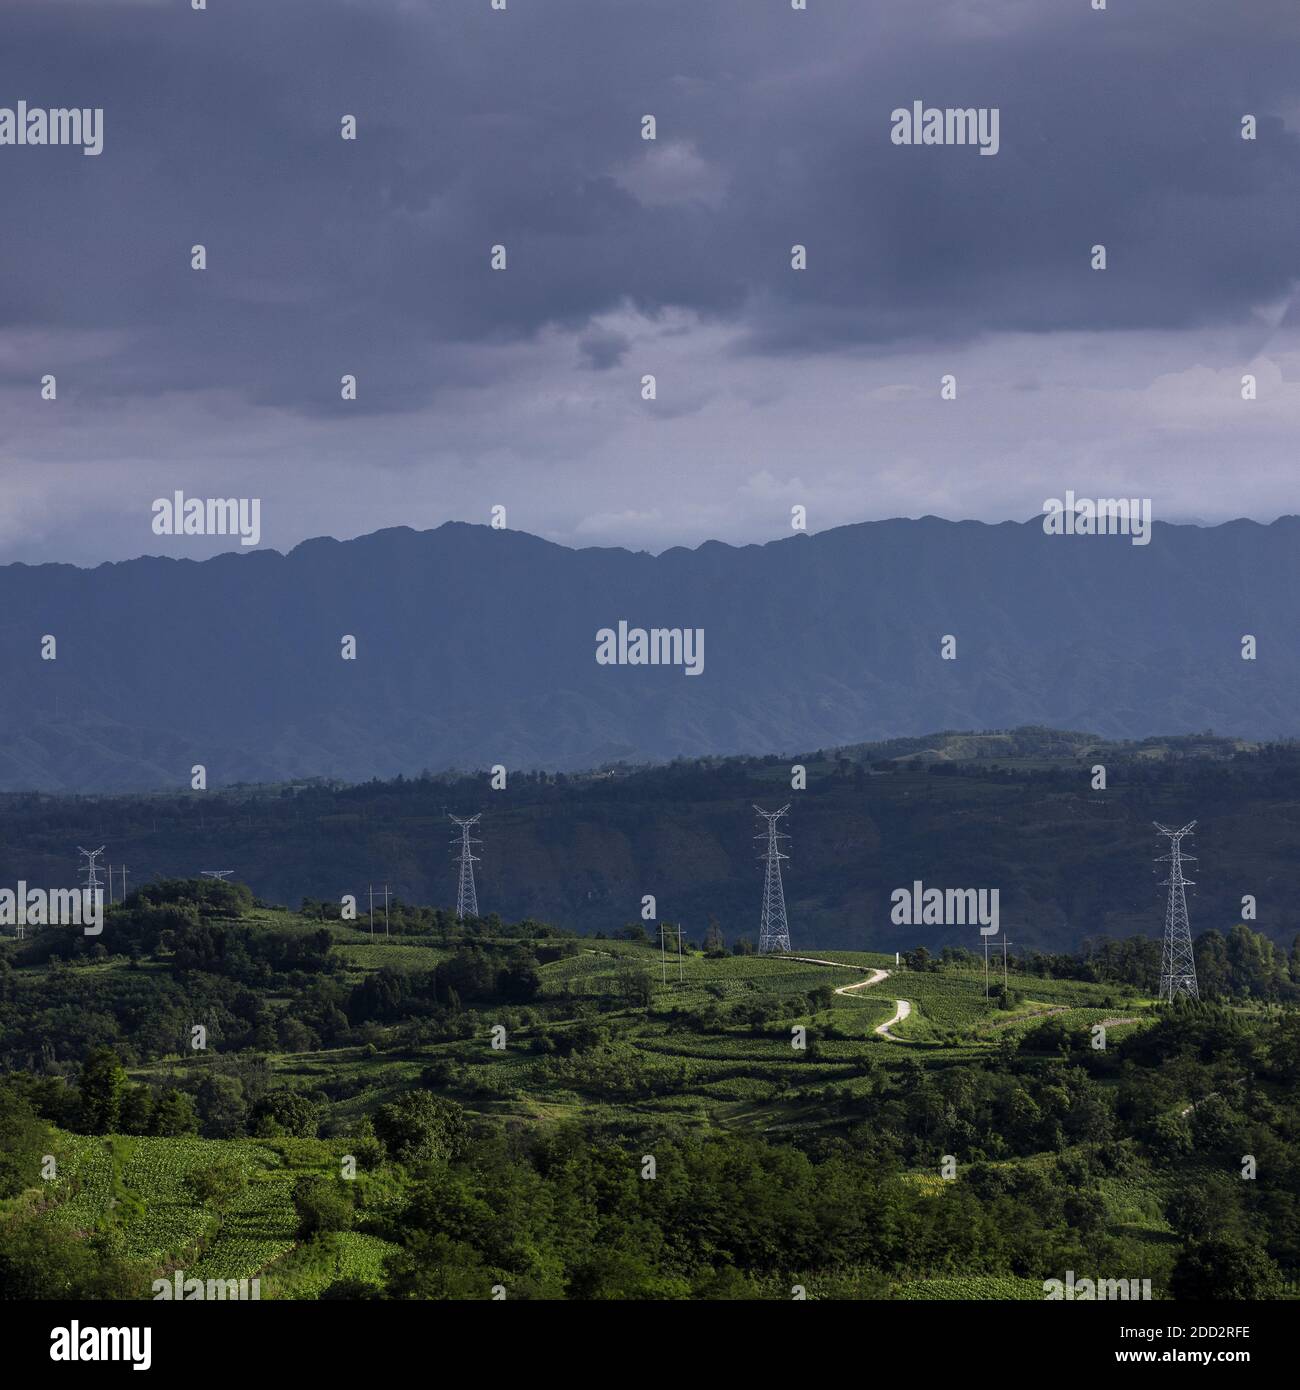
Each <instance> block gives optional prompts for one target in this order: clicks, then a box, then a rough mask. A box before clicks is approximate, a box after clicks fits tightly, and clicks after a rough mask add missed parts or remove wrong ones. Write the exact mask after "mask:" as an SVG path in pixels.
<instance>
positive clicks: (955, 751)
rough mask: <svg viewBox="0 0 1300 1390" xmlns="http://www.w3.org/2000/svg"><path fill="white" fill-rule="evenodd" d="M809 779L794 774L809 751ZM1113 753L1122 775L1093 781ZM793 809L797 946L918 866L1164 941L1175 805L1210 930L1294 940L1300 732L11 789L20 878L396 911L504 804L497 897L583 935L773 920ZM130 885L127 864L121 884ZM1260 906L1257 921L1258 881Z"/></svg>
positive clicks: (959, 739)
mask: <svg viewBox="0 0 1300 1390" xmlns="http://www.w3.org/2000/svg"><path fill="white" fill-rule="evenodd" d="M799 766H802V767H804V768H805V769H806V777H807V787H806V790H792V787H791V783H792V780H794V773H793V769H795V768H796V767H799ZM1098 766H1101V767H1104V768H1105V772H1106V787H1105V789H1104V790H1099V789H1096V788H1094V785H1093V784H1094V781H1095V780H1096V777H1095V774H1094V772H1093V769H1094V768H1095V767H1098ZM755 802H757V803H758V804H760V805H763V806H767V807H776V806H779V805H781V804H783V803H785V802H789V803H790V806H791V811H790V815H789V817H788V820H787V821H786V822H785V828H786V829H788V830H789V832H790V834H791V837H792V838H791V841H790V843H789V845H788V846H787V848H788V849H789V850H790V854H791V858H790V860H789V862H788V864H786V865H785V866H784V867H785V874H786V879H785V885H786V896H787V900H788V904H789V912H790V922H791V930H792V933H793V936H792V940H793V944H794V945H795V946H796V947H799V946H800V945H803V946H809V945H814V944H815V945H818V946H823V947H828V946H837V947H842V948H850V949H855V948H856V949H865V948H871V949H881V950H891V951H892V950H895V949H899V948H904V947H910V946H912V945H915V944H917V941H916V937H915V933H914V931H913V929H912V928H909V927H907V926H898V925H895V924H894V923H893V922H891V919H890V902H891V899H890V895H891V894H892V893H893V892H894V890H895V889H898V888H900V887H906V888H910V886H911V884H912V883H913V882H914V881H915V880H921V881H922V882H924V883H925V884H927V885H934V886H937V887H941V888H964V887H973V888H988V889H994V888H996V889H997V890H998V891H999V894H1000V900H1001V907H1000V913H1001V921H1002V924H1003V926H1004V928H1005V930H1006V932H1007V933H1008V934H1009V935H1010V937H1011V939H1012V940H1013V941H1014V942H1017V943H1019V944H1021V945H1023V946H1024V947H1026V948H1028V947H1034V948H1039V949H1042V950H1046V951H1060V950H1076V949H1078V948H1079V947H1081V946H1082V944H1083V943H1084V942H1085V941H1088V940H1094V939H1100V938H1103V937H1108V936H1110V937H1127V936H1131V935H1148V936H1151V935H1156V934H1157V933H1158V931H1159V929H1160V926H1161V922H1162V919H1163V898H1162V892H1161V889H1160V887H1159V880H1160V878H1161V877H1162V876H1163V875H1161V874H1159V873H1158V872H1157V871H1156V870H1157V866H1156V865H1155V864H1154V862H1153V861H1154V859H1155V857H1156V856H1157V855H1159V854H1162V853H1164V849H1163V848H1162V846H1161V843H1160V841H1159V839H1158V837H1157V836H1156V834H1155V831H1154V829H1153V827H1152V824H1151V822H1152V821H1153V820H1160V821H1166V822H1174V823H1176V824H1180V825H1181V824H1184V823H1185V822H1187V821H1189V820H1192V819H1196V820H1197V822H1198V824H1197V830H1196V836H1195V840H1194V842H1193V843H1192V845H1191V852H1192V853H1194V854H1196V855H1197V856H1198V862H1197V864H1196V866H1195V872H1194V873H1192V874H1191V877H1193V878H1194V879H1195V880H1196V887H1195V890H1194V893H1193V895H1192V896H1191V898H1190V910H1191V918H1192V928H1193V931H1195V932H1199V931H1202V930H1207V929H1214V930H1217V931H1219V932H1221V933H1225V934H1226V933H1227V932H1229V931H1230V930H1231V929H1232V927H1233V926H1235V925H1236V924H1237V923H1239V922H1241V921H1243V920H1245V921H1246V922H1247V924H1248V925H1250V926H1251V927H1252V928H1254V929H1255V930H1258V931H1260V932H1262V933H1264V934H1265V935H1266V936H1268V937H1269V938H1270V939H1271V940H1272V941H1274V942H1275V943H1277V944H1278V945H1279V946H1281V947H1283V948H1284V950H1286V951H1289V950H1290V947H1291V943H1292V941H1293V940H1294V938H1295V936H1296V934H1297V933H1298V932H1300V906H1298V905H1297V902H1296V898H1295V895H1294V894H1292V893H1290V892H1289V891H1288V890H1287V882H1288V875H1289V873H1290V870H1291V867H1292V863H1293V861H1294V858H1295V854H1296V851H1297V848H1298V847H1300V748H1297V747H1296V746H1295V745H1291V744H1284V745H1265V746H1249V745H1241V744H1239V743H1237V742H1235V741H1233V740H1228V739H1222V738H1214V737H1212V736H1201V737H1195V738H1192V737H1189V738H1184V739H1161V740H1149V741H1147V742H1145V743H1140V744H1109V743H1106V742H1104V741H1102V740H1100V739H1098V738H1097V737H1096V736H1095V735H1088V734H1068V733H1058V732H1053V731H1050V730H1040V729H1024V730H1016V731H1011V732H1008V733H1002V734H980V735H971V734H946V735H934V736H931V737H929V738H918V739H909V740H894V741H891V742H890V743H886V744H880V745H863V746H856V747H852V748H847V749H843V750H816V749H810V750H807V751H806V752H805V753H803V754H797V755H793V756H792V757H790V758H782V759H778V758H776V757H771V756H769V757H765V758H761V759H727V760H711V761H683V762H679V763H674V764H671V765H668V766H663V767H650V768H642V769H633V768H628V767H621V766H616V767H613V768H611V769H607V770H605V771H603V772H599V773H592V774H585V775H581V776H578V775H574V776H568V775H565V774H539V773H534V774H527V773H510V772H508V773H507V780H506V786H505V788H504V789H503V790H494V789H492V787H491V779H490V777H489V775H488V773H487V772H486V771H483V772H481V773H476V774H473V775H465V776H461V777H451V778H432V777H426V778H415V779H406V778H400V779H397V780H394V781H391V782H367V783H364V784H361V785H358V786H349V787H345V786H334V785H326V784H296V785H294V786H292V787H271V788H249V789H237V790H232V791H229V792H226V793H219V792H204V793H188V794H185V795H176V796H156V797H143V796H139V797H122V798H84V797H82V798H70V797H53V798H51V797H36V796H9V797H0V882H4V883H13V882H15V881H17V880H20V879H21V880H23V881H25V882H28V883H29V884H34V885H43V886H51V887H53V886H64V885H67V884H69V883H72V882H75V881H77V880H76V868H77V857H76V853H75V850H76V846H78V845H92V846H93V845H99V844H105V845H107V849H106V852H105V860H106V861H107V862H112V863H115V864H117V865H118V866H119V867H120V866H122V865H126V866H128V868H129V870H130V874H131V877H130V879H129V886H130V885H134V884H139V883H144V882H148V881H151V880H156V879H160V878H171V877H190V876H192V875H194V874H196V873H197V872H199V871H200V870H202V869H209V868H232V869H233V870H234V873H235V876H236V878H237V879H238V880H240V881H242V882H244V883H246V884H247V885H249V886H250V887H251V888H252V890H253V891H254V892H255V893H256V894H258V895H259V896H260V897H262V898H263V899H265V900H266V901H270V902H280V903H285V904H288V905H291V906H296V905H297V904H298V903H300V902H301V900H302V898H304V897H308V896H310V897H312V898H315V899H324V900H327V901H329V902H331V903H334V904H338V903H339V902H340V900H341V899H342V897H343V896H344V895H345V894H352V895H355V896H356V897H357V899H358V901H359V903H360V905H361V907H362V909H363V910H365V909H366V908H368V905H369V897H368V890H369V885H371V884H373V885H374V888H375V894H376V901H377V902H379V903H380V904H381V905H382V901H383V899H382V889H383V886H384V884H385V883H387V884H388V886H389V888H390V890H391V891H392V893H394V894H396V896H397V898H398V900H399V901H403V902H409V903H433V904H442V905H454V904H455V895H456V866H455V862H454V858H453V846H452V845H451V843H450V841H451V838H452V831H453V830H454V827H453V826H452V824H451V822H450V821H449V820H448V819H447V813H448V812H455V813H459V814H465V813H472V812H482V814H483V820H482V822H481V826H480V833H481V835H482V838H483V848H482V851H481V855H482V862H481V863H480V864H479V865H478V866H477V873H478V876H479V884H478V886H479V902H480V905H481V906H482V908H483V910H484V911H485V912H496V913H497V914H499V915H500V916H501V917H502V918H505V919H508V920H518V919H522V918H526V917H534V918H538V919H540V920H544V921H548V922H553V923H556V924H557V925H560V926H563V927H566V928H572V929H574V930H576V931H579V932H585V933H591V932H596V931H607V932H608V931H612V930H614V929H616V928H617V927H619V926H621V925H622V924H624V923H625V922H627V921H630V920H637V919H639V917H640V913H641V908H642V899H643V897H644V895H646V894H653V895H654V897H655V899H656V903H657V912H658V915H659V916H661V917H666V918H669V919H670V920H672V921H680V922H683V923H684V924H685V928H686V930H687V932H688V933H689V934H690V935H692V936H693V937H694V939H696V940H697V941H698V940H701V939H702V938H703V935H704V933H705V931H706V930H707V929H708V928H709V925H710V923H711V922H716V923H717V925H718V927H719V929H720V930H721V931H722V933H723V935H724V937H725V938H726V939H727V940H728V941H734V940H736V939H737V938H739V937H742V936H750V937H753V936H754V935H755V933H756V931H757V925H758V913H759V906H760V901H761V888H762V878H761V874H762V866H761V865H760V864H759V863H758V862H757V859H756V853H757V850H756V843H755V840H754V838H753V837H754V834H755V831H756V830H757V828H758V826H757V824H756V817H755V815H754V812H753V804H754V803H755ZM117 882H118V886H119V895H120V878H119V879H118V880H117ZM1247 897H1250V898H1253V899H1254V901H1255V905H1254V911H1255V917H1254V918H1253V919H1252V918H1250V917H1249V916H1246V917H1244V918H1243V913H1246V912H1248V911H1249V907H1248V905H1247V904H1245V903H1244V902H1243V899H1245V898H1247ZM925 931H926V936H925V938H924V940H925V944H926V945H928V946H929V947H930V949H932V950H939V949H941V948H942V947H943V946H945V945H957V946H970V945H972V944H975V945H978V936H977V935H976V934H975V932H974V929H973V928H972V927H966V928H948V927H940V926H931V927H928V928H926V929H925Z"/></svg>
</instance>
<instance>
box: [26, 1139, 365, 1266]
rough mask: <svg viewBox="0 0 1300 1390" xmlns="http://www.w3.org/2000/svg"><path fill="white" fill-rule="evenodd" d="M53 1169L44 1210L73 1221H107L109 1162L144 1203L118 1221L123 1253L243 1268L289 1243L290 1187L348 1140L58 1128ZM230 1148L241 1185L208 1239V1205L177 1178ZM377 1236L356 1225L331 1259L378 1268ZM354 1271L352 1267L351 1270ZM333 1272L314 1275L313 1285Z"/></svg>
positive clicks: (329, 1164) (263, 1261) (81, 1225)
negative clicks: (95, 1133)
mask: <svg viewBox="0 0 1300 1390" xmlns="http://www.w3.org/2000/svg"><path fill="white" fill-rule="evenodd" d="M59 1139H60V1145H59V1152H58V1155H57V1157H58V1159H59V1175H58V1177H57V1179H55V1180H54V1181H53V1182H52V1183H51V1185H50V1196H51V1197H52V1199H53V1202H54V1204H55V1205H54V1206H53V1208H52V1210H51V1212H50V1215H49V1219H50V1220H52V1221H53V1222H55V1223H56V1224H58V1225H62V1226H66V1227H69V1228H71V1229H73V1230H78V1231H92V1230H96V1229H108V1228H112V1227H113V1226H114V1225H115V1221H116V1220H117V1218H115V1212H114V1199H113V1192H114V1164H115V1155H116V1163H117V1165H118V1167H119V1170H120V1171H119V1178H120V1183H121V1186H122V1187H123V1188H125V1189H126V1191H127V1193H128V1194H130V1195H131V1196H132V1197H134V1198H138V1199H139V1200H140V1201H141V1202H142V1203H143V1212H142V1213H141V1214H140V1215H138V1216H135V1217H129V1218H125V1219H123V1220H122V1221H121V1225H120V1229H119V1232H118V1234H119V1238H120V1242H121V1249H122V1253H123V1254H124V1255H126V1256H128V1257H129V1258H132V1259H140V1260H145V1261H147V1262H149V1263H151V1264H153V1265H154V1266H156V1267H157V1268H159V1269H170V1268H173V1267H176V1266H178V1265H179V1266H181V1267H183V1268H184V1269H185V1272H186V1274H187V1276H189V1277H193V1278H199V1279H243V1278H251V1277H252V1276H254V1275H256V1274H259V1273H260V1272H262V1271H264V1270H266V1269H268V1268H269V1267H271V1266H273V1265H274V1264H275V1262H276V1261H277V1260H280V1259H281V1258H282V1257H284V1256H285V1255H287V1254H289V1253H290V1252H291V1251H292V1250H293V1249H294V1247H295V1245H296V1235H295V1232H296V1228H297V1217H296V1215H295V1212H294V1207H293V1201H292V1195H291V1194H292V1188H293V1183H294V1181H295V1179H296V1178H298V1177H299V1176H300V1175H301V1174H303V1173H308V1172H320V1173H334V1172H337V1171H338V1158H339V1156H340V1155H341V1154H342V1153H343V1152H345V1151H346V1149H347V1147H348V1141H346V1140H337V1141H324V1140H304V1139H298V1140H294V1139H287V1140H268V1141H262V1140H253V1139H240V1140H210V1139H196V1138H183V1139H164V1138H148V1137H125V1136H113V1137H112V1138H111V1139H102V1138H88V1137H86V1136H83V1135H75V1134H61V1135H60V1136H59ZM218 1154H219V1155H220V1156H221V1157H222V1158H234V1159H235V1160H236V1161H237V1162H238V1163H239V1165H240V1166H241V1168H242V1169H243V1171H244V1174H245V1177H246V1179H247V1185H246V1186H245V1187H244V1188H243V1190H242V1191H241V1192H240V1193H239V1195H238V1196H237V1197H236V1199H235V1201H234V1202H233V1204H232V1205H231V1207H230V1209H229V1210H228V1211H227V1212H226V1214H225V1216H224V1218H223V1220H222V1222H221V1229H220V1234H219V1235H217V1236H216V1238H215V1239H210V1240H209V1237H210V1233H211V1230H212V1227H213V1225H214V1221H213V1218H212V1217H211V1215H210V1214H208V1213H207V1212H205V1211H204V1210H202V1209H201V1208H200V1207H199V1206H197V1205H196V1203H195V1201H194V1198H193V1197H192V1196H191V1195H190V1193H189V1192H188V1191H187V1190H186V1187H185V1179H186V1177H187V1175H188V1174H190V1173H191V1172H193V1171H194V1170H195V1169H197V1168H199V1167H202V1166H206V1165H207V1164H210V1163H211V1162H212V1161H213V1158H214V1156H215V1155H218ZM205 1242H207V1243H206V1244H205ZM384 1244H385V1243H384V1242H383V1241H375V1240H374V1238H373V1237H363V1236H361V1235H359V1234H357V1235H351V1233H350V1234H349V1237H347V1238H343V1249H344V1252H345V1254H346V1258H345V1259H343V1261H342V1263H341V1264H340V1266H339V1267H340V1268H346V1269H347V1270H348V1272H349V1274H352V1275H354V1277H358V1278H368V1277H370V1276H371V1275H372V1274H375V1275H376V1277H377V1268H378V1264H377V1261H378V1258H379V1256H380V1254H381V1252H380V1250H379V1247H381V1246H384ZM358 1271H360V1272H358ZM334 1277H335V1275H334V1274H332V1273H331V1274H329V1276H328V1277H324V1278H323V1282H322V1284H321V1287H324V1284H327V1283H329V1282H331V1280H332V1279H333V1278H334Z"/></svg>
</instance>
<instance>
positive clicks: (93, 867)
mask: <svg viewBox="0 0 1300 1390" xmlns="http://www.w3.org/2000/svg"><path fill="white" fill-rule="evenodd" d="M103 852H104V846H103V845H100V847H99V848H98V849H82V848H81V846H80V845H78V846H77V853H78V854H82V855H85V858H86V862H85V863H84V864H83V865H82V866H81V872H82V873H83V874H85V875H86V882H85V884H84V888H85V891H86V892H87V893H88V894H90V895H91V896H90V902H91V903H94V902H95V896H94V895H95V894H96V893H98V892H99V891H100V882H99V856H100V855H101V854H103Z"/></svg>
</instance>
